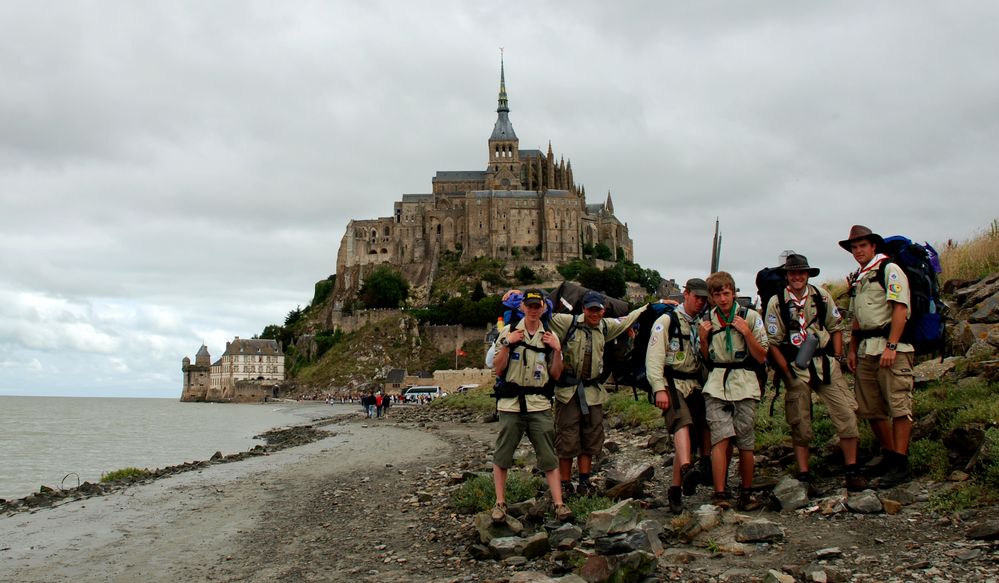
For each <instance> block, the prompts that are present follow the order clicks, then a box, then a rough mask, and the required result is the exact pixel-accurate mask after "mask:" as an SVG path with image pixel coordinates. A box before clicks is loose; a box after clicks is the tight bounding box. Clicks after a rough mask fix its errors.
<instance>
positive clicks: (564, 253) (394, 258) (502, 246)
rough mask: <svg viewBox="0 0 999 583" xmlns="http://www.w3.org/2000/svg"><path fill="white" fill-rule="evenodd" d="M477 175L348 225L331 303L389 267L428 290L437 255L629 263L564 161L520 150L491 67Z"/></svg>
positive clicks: (607, 209) (443, 178) (608, 205)
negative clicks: (601, 248) (493, 89)
mask: <svg viewBox="0 0 999 583" xmlns="http://www.w3.org/2000/svg"><path fill="white" fill-rule="evenodd" d="M496 111H497V120H496V123H495V125H494V127H493V132H492V134H491V135H490V137H489V140H488V143H487V153H488V157H487V163H486V165H485V169H484V170H469V171H438V172H437V173H436V175H435V176H434V178H433V180H432V181H431V183H432V190H431V192H430V193H426V194H403V195H402V199H401V200H398V201H396V202H395V204H394V207H393V213H392V215H391V216H388V217H381V218H377V219H364V220H352V221H350V222H349V223H348V224H347V229H346V233H345V234H344V236H343V239H342V240H341V242H340V248H339V251H338V253H337V265H336V274H337V278H336V284H335V287H334V290H333V301H334V305H340V304H341V303H342V302H343V301H344V300H345V299H348V298H350V297H353V295H354V294H356V292H357V290H358V289H359V288H360V287H361V285H362V284H363V282H364V278H365V276H366V275H367V274H368V273H370V272H371V271H372V270H374V269H375V268H376V267H378V266H380V265H385V264H387V265H390V266H392V267H393V268H394V269H396V270H398V271H399V272H400V273H402V275H403V276H405V277H406V279H407V280H409V282H410V283H411V284H412V285H413V286H414V287H418V288H419V287H423V286H426V287H429V285H428V284H429V283H431V282H432V280H433V277H434V275H435V273H436V271H437V266H438V261H439V259H440V256H441V254H442V253H444V252H451V253H457V254H459V255H460V257H461V260H462V261H470V260H472V259H473V258H476V257H489V258H494V259H503V260H510V261H518V262H538V264H539V265H540V264H551V265H554V264H558V263H564V262H566V261H569V260H571V259H575V258H578V257H582V255H583V247H584V246H596V245H599V244H603V245H606V246H607V247H608V248H609V249H610V250H611V252H612V253H615V254H617V253H622V254H623V255H624V257H625V258H626V259H628V260H632V259H633V255H634V254H633V245H632V241H631V238H630V236H629V234H628V226H627V224H625V223H622V222H621V221H619V220H618V219H617V218H616V217H615V216H614V203H613V202H612V200H611V195H610V193H609V192H608V193H607V198H606V200H605V201H603V202H601V203H598V204H587V202H586V189H585V188H584V187H583V186H582V185H577V183H576V182H575V179H574V177H573V170H572V163H571V162H566V160H565V159H564V158H563V157H559V158H558V159H556V157H555V154H554V152H553V151H552V147H551V144H550V143H549V145H548V151H547V153H545V152H542V151H541V150H522V149H520V141H519V139H518V138H517V135H516V133H515V132H514V130H513V125H512V123H511V122H510V118H509V112H510V109H509V106H508V101H507V95H506V83H505V75H504V72H503V70H502V67H501V71H500V92H499V107H498V108H497V110H496Z"/></svg>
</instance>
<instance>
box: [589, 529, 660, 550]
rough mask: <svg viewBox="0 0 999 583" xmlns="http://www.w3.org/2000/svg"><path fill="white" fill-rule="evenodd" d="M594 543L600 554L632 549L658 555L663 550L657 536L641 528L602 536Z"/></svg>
mask: <svg viewBox="0 0 999 583" xmlns="http://www.w3.org/2000/svg"><path fill="white" fill-rule="evenodd" d="M595 543H596V544H595V548H596V551H597V552H598V553H600V554H601V555H622V554H625V553H630V552H632V551H645V552H647V553H651V554H653V555H659V554H660V553H662V550H663V547H662V543H661V542H660V541H659V537H658V536H655V535H654V534H651V533H650V532H648V531H645V530H642V529H641V528H636V529H635V530H629V531H628V532H622V533H620V534H615V535H610V536H602V537H600V538H597V539H596V541H595Z"/></svg>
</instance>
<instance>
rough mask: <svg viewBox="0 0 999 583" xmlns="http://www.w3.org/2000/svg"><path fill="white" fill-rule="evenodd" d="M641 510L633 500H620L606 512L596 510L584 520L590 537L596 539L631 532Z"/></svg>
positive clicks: (636, 523)
mask: <svg viewBox="0 0 999 583" xmlns="http://www.w3.org/2000/svg"><path fill="white" fill-rule="evenodd" d="M640 513H641V508H640V507H639V505H638V503H637V502H635V501H634V500H630V499H629V500H622V501H620V502H618V503H617V504H615V505H613V506H611V507H610V508H608V509H607V510H596V511H594V512H591V513H590V516H589V518H588V519H587V520H586V529H587V530H588V531H589V532H590V536H592V537H594V538H598V537H601V536H607V535H609V534H618V533H622V532H628V531H629V530H633V529H634V528H635V527H636V526H637V525H638V521H639V515H640Z"/></svg>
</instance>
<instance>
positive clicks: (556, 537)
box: [548, 524, 583, 550]
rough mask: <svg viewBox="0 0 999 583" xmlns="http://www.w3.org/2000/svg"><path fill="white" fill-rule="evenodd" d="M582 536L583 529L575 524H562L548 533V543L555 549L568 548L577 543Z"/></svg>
mask: <svg viewBox="0 0 999 583" xmlns="http://www.w3.org/2000/svg"><path fill="white" fill-rule="evenodd" d="M582 538H583V529H581V528H579V527H578V526H576V525H575V524H563V525H561V526H560V527H558V528H557V529H555V530H553V531H552V532H551V534H549V535H548V544H549V545H551V547H552V548H555V549H561V550H568V549H571V548H574V547H575V546H576V545H577V544H579V541H580V539H582Z"/></svg>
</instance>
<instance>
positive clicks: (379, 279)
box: [357, 265, 409, 308]
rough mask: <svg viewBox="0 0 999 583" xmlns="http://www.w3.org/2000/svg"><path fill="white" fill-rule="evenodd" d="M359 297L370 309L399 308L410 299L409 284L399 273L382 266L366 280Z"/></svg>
mask: <svg viewBox="0 0 999 583" xmlns="http://www.w3.org/2000/svg"><path fill="white" fill-rule="evenodd" d="M357 295H358V296H359V297H360V299H361V301H362V302H364V305H365V307H368V308H398V307H399V306H400V305H401V304H402V302H404V301H406V298H408V297H409V282H408V281H406V278H404V277H403V276H402V275H401V274H400V273H399V272H398V271H395V270H394V269H392V268H391V267H389V266H388V265H381V266H379V267H377V268H376V269H375V270H374V271H372V272H371V274H370V275H368V277H366V278H364V285H362V286H361V289H360V291H358V293H357Z"/></svg>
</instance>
